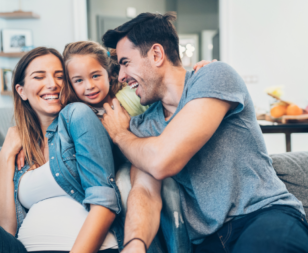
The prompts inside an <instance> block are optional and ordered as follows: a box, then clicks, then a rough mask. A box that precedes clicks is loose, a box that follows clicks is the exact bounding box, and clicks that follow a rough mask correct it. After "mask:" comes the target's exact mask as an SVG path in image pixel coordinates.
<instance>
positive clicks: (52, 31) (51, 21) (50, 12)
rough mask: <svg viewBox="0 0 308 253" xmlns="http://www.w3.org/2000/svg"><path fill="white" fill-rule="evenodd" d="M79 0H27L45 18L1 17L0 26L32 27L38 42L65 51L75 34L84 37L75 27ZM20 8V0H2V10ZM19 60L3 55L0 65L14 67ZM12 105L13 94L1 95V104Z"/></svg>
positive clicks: (28, 8)
mask: <svg viewBox="0 0 308 253" xmlns="http://www.w3.org/2000/svg"><path fill="white" fill-rule="evenodd" d="M76 1H79V2H80V0H52V1H51V0H23V1H22V9H23V10H24V11H33V12H35V13H37V14H39V15H40V17H41V18H40V19H19V20H18V19H17V20H1V19H0V29H3V28H10V29H30V30H32V33H33V42H34V46H36V47H37V46H46V47H52V48H55V49H57V50H58V51H59V52H60V53H62V51H63V49H64V46H65V45H66V44H67V43H70V42H73V41H75V38H79V39H80V34H76V31H75V30H74V29H75V27H74V13H75V12H76V9H77V10H78V8H76V3H75V2H76ZM84 2H85V1H84ZM18 8H19V5H18V1H17V0H0V12H6V11H7V12H9V11H14V10H17V9H18ZM74 11H75V12H74ZM75 16H76V15H75ZM84 27H86V25H85V26H84ZM77 31H78V30H77ZM76 36H77V37H76ZM78 36H79V37H78ZM17 62H18V58H15V59H8V58H2V57H1V58H0V68H4V67H5V68H14V67H15V65H16V63H17ZM9 106H12V98H10V97H7V96H0V107H9Z"/></svg>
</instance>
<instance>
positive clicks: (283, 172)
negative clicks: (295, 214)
mask: <svg viewBox="0 0 308 253" xmlns="http://www.w3.org/2000/svg"><path fill="white" fill-rule="evenodd" d="M271 158H272V159H273V167H274V169H275V171H276V173H277V175H278V177H279V178H280V179H281V180H282V181H283V182H284V183H285V185H286V187H287V189H288V190H289V192H291V193H292V194H293V195H295V197H297V198H298V199H299V200H300V201H302V203H303V206H304V209H305V212H306V217H307V218H308V152H290V153H283V154H277V155H271Z"/></svg>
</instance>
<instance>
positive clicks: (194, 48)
mask: <svg viewBox="0 0 308 253" xmlns="http://www.w3.org/2000/svg"><path fill="white" fill-rule="evenodd" d="M179 50H180V57H181V60H182V65H183V67H184V68H185V69H186V70H192V69H193V66H194V65H195V64H196V63H197V62H198V61H199V35H198V34H179Z"/></svg>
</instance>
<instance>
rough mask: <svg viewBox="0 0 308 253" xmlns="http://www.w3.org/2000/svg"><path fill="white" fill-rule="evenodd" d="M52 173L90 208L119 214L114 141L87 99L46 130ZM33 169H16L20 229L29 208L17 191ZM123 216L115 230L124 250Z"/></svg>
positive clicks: (71, 107) (112, 228)
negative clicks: (96, 207)
mask: <svg viewBox="0 0 308 253" xmlns="http://www.w3.org/2000/svg"><path fill="white" fill-rule="evenodd" d="M46 137H47V138H48V148H49V163H50V170H51V173H52V175H53V177H54V179H55V180H56V182H57V183H58V184H59V185H60V186H61V188H62V189H63V190H64V191H65V192H66V193H67V194H68V195H70V196H71V197H72V198H73V199H75V200H76V201H78V202H79V203H80V204H82V205H83V206H84V207H85V208H86V210H88V211H89V209H90V204H93V205H100V206H104V207H106V208H108V209H110V210H111V211H113V212H115V213H116V214H119V213H120V212H121V199H120V198H121V197H120V192H119V189H118V187H117V185H116V184H115V168H114V161H113V155H112V148H113V143H112V141H111V139H110V137H109V135H108V133H107V131H106V130H105V128H104V126H103V125H102V123H101V122H100V120H99V119H98V118H97V116H96V115H95V114H94V112H93V111H92V110H91V109H90V108H89V107H88V106H87V105H85V104H83V103H72V104H69V105H67V106H66V107H65V108H64V109H63V110H61V112H60V113H59V115H58V117H57V118H56V119H55V120H54V121H53V122H52V123H51V125H50V126H49V127H48V129H47V132H46ZM28 169H29V165H25V166H24V167H23V168H22V169H21V170H20V171H18V170H17V167H16V169H15V174H14V187H15V193H14V198H15V206H16V218H17V231H16V236H17V235H18V231H19V228H20V226H21V224H22V222H23V220H24V218H25V217H26V214H27V211H28V210H27V209H25V208H24V207H23V206H22V205H21V204H20V202H19V200H18V197H17V193H18V186H19V181H20V178H21V177H22V176H23V175H24V173H25V172H26V171H27V170H28ZM123 225H124V224H123V221H121V219H120V218H119V217H117V218H116V220H115V221H114V223H113V225H112V227H111V229H110V230H111V231H112V232H113V233H114V234H115V236H116V237H117V240H118V245H119V250H122V245H123V238H124V229H123Z"/></svg>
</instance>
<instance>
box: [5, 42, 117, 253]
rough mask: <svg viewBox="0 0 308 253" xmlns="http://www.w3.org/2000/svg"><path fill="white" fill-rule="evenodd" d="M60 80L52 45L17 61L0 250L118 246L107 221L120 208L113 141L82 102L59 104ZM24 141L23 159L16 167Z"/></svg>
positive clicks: (60, 69)
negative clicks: (22, 164)
mask: <svg viewBox="0 0 308 253" xmlns="http://www.w3.org/2000/svg"><path fill="white" fill-rule="evenodd" d="M64 82H65V78H64V64H63V61H62V57H61V55H60V54H59V53H58V52H57V51H56V50H54V49H48V48H43V47H40V48H36V49H33V50H32V51H30V52H29V53H27V54H26V55H25V56H24V57H23V58H22V59H21V60H20V61H19V63H18V64H17V67H16V70H15V73H14V80H13V84H12V85H13V90H14V117H15V121H16V127H14V128H11V129H10V130H9V132H8V134H7V137H6V139H5V142H4V144H3V147H2V150H1V152H0V251H1V252H8V253H11V252H97V251H98V250H99V251H102V252H104V253H111V252H118V251H119V249H118V243H117V240H116V237H115V236H114V235H113V234H112V233H110V232H109V231H111V230H112V231H116V230H117V231H119V230H118V228H119V227H117V226H116V225H115V224H113V225H112V223H113V221H114V219H115V216H116V214H118V213H119V212H120V211H121V206H120V196H119V191H118V188H117V186H116V184H115V180H114V173H115V172H114V164H113V156H112V146H113V144H112V142H111V140H110V138H109V136H108V134H107V132H106V131H105V129H104V127H103V126H102V124H101V122H100V121H99V119H98V118H97V116H96V115H95V114H94V113H93V111H92V110H91V109H90V108H89V107H88V106H87V105H85V104H82V103H72V104H69V105H68V106H66V107H65V108H64V109H62V107H61V104H60V101H59V94H60V90H61V87H62V86H63V85H64ZM61 109H62V110H61ZM21 147H23V150H24V152H25V156H26V161H27V163H26V165H25V166H23V168H22V169H21V170H20V171H19V170H17V168H15V157H16V155H17V154H18V152H19V151H20V149H21ZM111 225H112V226H113V228H114V229H111V228H110V227H111ZM117 235H118V234H117ZM14 236H15V237H14ZM16 238H18V239H16ZM119 245H120V244H119Z"/></svg>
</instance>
